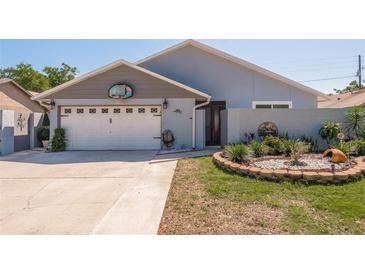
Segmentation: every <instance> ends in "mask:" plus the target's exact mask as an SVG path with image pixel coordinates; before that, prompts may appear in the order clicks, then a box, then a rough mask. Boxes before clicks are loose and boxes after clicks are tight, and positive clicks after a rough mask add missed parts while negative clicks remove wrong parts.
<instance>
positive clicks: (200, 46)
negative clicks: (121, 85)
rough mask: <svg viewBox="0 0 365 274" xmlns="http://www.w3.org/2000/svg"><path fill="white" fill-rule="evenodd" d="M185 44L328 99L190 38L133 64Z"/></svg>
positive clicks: (316, 91)
mask: <svg viewBox="0 0 365 274" xmlns="http://www.w3.org/2000/svg"><path fill="white" fill-rule="evenodd" d="M187 46H192V47H195V48H198V49H200V50H202V51H205V52H208V53H210V54H212V55H215V56H218V57H220V58H223V59H226V60H228V61H230V62H232V63H235V64H238V65H240V66H242V67H245V68H248V69H250V70H253V71H255V72H258V73H260V74H263V75H265V76H267V77H270V78H272V79H275V80H278V81H280V82H283V83H285V84H287V85H289V86H292V87H295V88H298V89H299V90H302V91H304V92H307V93H310V94H312V95H316V96H318V97H321V98H323V99H325V100H329V99H328V97H327V95H325V94H324V93H322V92H320V91H318V90H315V89H313V88H310V87H307V86H305V85H302V84H301V83H298V82H296V81H293V80H291V79H289V78H286V77H284V76H281V75H279V74H277V73H274V72H272V71H269V70H267V69H264V68H262V67H260V66H257V65H255V64H252V63H250V62H247V61H245V60H243V59H240V58H238V57H235V56H233V55H230V54H228V53H226V52H223V51H220V50H218V49H215V48H213V47H210V46H208V45H205V44H202V43H200V42H197V41H195V40H192V39H190V40H186V41H184V42H181V43H179V44H177V45H175V46H172V47H169V48H167V49H165V50H163V51H160V52H158V53H155V54H153V55H151V56H149V57H146V58H144V59H142V60H139V61H137V62H136V63H135V64H136V65H141V64H143V63H145V62H148V61H150V60H153V59H156V58H158V57H161V56H163V55H166V54H168V53H171V52H173V51H176V50H178V49H181V48H184V47H187Z"/></svg>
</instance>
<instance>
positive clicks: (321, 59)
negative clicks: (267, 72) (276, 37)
mask: <svg viewBox="0 0 365 274" xmlns="http://www.w3.org/2000/svg"><path fill="white" fill-rule="evenodd" d="M356 57H357V56H356V55H352V56H342V57H330V58H316V59H299V60H298V59H296V60H287V61H284V62H285V63H305V62H313V61H325V60H327V61H331V60H344V59H353V60H356V59H355V58H356ZM282 63H283V61H280V62H268V63H263V64H265V65H271V64H282Z"/></svg>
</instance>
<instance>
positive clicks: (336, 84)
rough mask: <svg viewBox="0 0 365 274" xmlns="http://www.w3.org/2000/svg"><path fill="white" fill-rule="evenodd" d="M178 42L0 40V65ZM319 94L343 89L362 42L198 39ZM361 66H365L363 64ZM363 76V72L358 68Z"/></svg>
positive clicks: (107, 57) (133, 54) (126, 52)
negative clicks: (301, 84)
mask: <svg viewBox="0 0 365 274" xmlns="http://www.w3.org/2000/svg"><path fill="white" fill-rule="evenodd" d="M181 41H182V40H125V39H124V40H0V67H2V68H3V67H8V66H14V65H16V64H18V63H20V62H25V63H30V64H32V65H33V66H34V67H35V68H36V69H38V70H41V69H42V68H43V67H44V66H59V65H60V64H61V63H62V62H66V63H67V64H70V65H73V66H76V67H77V68H78V70H79V74H83V73H86V72H88V71H90V70H92V69H95V68H97V67H100V66H103V65H105V64H108V63H111V62H113V61H115V60H117V59H125V60H127V61H130V62H134V61H137V60H139V59H142V58H144V57H146V56H149V55H151V54H154V53H156V52H158V51H160V50H163V49H165V48H167V47H170V46H172V45H174V44H176V43H179V42H181ZM198 41H200V42H203V43H206V44H208V45H210V46H213V47H215V48H217V49H220V50H223V51H225V52H228V53H230V54H232V55H235V56H237V57H239V58H242V59H245V60H246V61H249V62H252V63H254V64H256V65H259V66H262V67H264V68H267V69H269V70H272V71H273V72H276V73H279V74H281V75H283V76H286V77H288V78H290V79H293V80H296V81H306V80H317V79H328V78H337V77H346V76H348V77H349V78H344V79H332V80H325V81H311V82H303V84H305V85H307V86H310V87H313V88H315V89H318V90H320V91H322V92H326V93H329V92H332V90H333V88H343V87H344V86H346V84H347V83H348V82H350V81H351V80H354V79H357V78H356V77H355V76H354V75H355V73H356V70H357V55H358V54H361V55H362V56H363V60H364V62H363V63H365V58H364V56H365V40H198ZM364 66H365V64H364ZM363 76H364V77H363V78H365V73H364V71H363Z"/></svg>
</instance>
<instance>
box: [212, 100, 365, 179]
mask: <svg viewBox="0 0 365 274" xmlns="http://www.w3.org/2000/svg"><path fill="white" fill-rule="evenodd" d="M257 133H258V136H257V137H256V136H255V133H246V134H245V135H244V140H242V141H241V142H239V143H237V144H230V145H227V146H225V148H224V151H223V152H218V153H216V154H214V155H213V160H214V162H215V163H216V164H217V165H218V166H220V167H221V168H224V169H226V170H228V171H230V172H235V173H238V174H241V175H247V176H250V177H255V178H259V179H260V178H261V179H266V180H272V181H283V180H290V181H295V182H302V183H306V184H309V183H311V184H312V183H320V184H338V183H345V182H351V181H354V180H357V179H359V178H360V177H361V176H362V175H364V174H365V161H364V160H363V157H362V156H365V109H364V108H363V107H353V108H351V109H349V110H347V113H346V115H345V124H344V125H342V123H338V122H335V121H327V122H325V123H324V124H323V126H322V127H321V128H320V130H319V132H318V135H319V136H320V137H321V138H322V139H323V140H325V141H326V144H327V147H328V149H326V150H325V151H324V153H319V152H318V151H319V147H318V143H317V141H316V140H317V136H316V137H314V136H313V137H310V138H308V137H301V138H289V136H288V134H286V135H285V136H278V133H279V130H278V128H277V126H276V125H275V123H273V122H269V121H268V122H264V123H262V124H261V125H260V126H259V127H258V130H257Z"/></svg>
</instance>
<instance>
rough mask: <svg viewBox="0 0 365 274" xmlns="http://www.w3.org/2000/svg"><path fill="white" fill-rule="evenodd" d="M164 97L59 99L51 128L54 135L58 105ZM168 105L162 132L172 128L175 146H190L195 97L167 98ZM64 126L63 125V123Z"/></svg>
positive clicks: (136, 101) (139, 102)
mask: <svg viewBox="0 0 365 274" xmlns="http://www.w3.org/2000/svg"><path fill="white" fill-rule="evenodd" d="M163 100H164V99H163V98H159V99H128V100H112V99H57V100H55V103H56V106H55V108H54V109H52V110H51V111H50V130H51V135H53V132H54V129H55V128H57V127H58V119H59V118H58V107H60V106H67V105H73V106H76V105H80V106H82V105H84V106H86V105H110V106H113V105H162V102H163ZM167 102H168V107H167V109H162V117H161V132H162V131H164V130H165V129H171V130H172V132H173V133H174V136H175V139H176V140H175V144H174V148H189V147H191V145H192V120H191V119H192V113H193V107H194V105H195V99H193V98H185V99H182V98H181V99H177V98H167ZM61 126H62V125H61Z"/></svg>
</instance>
